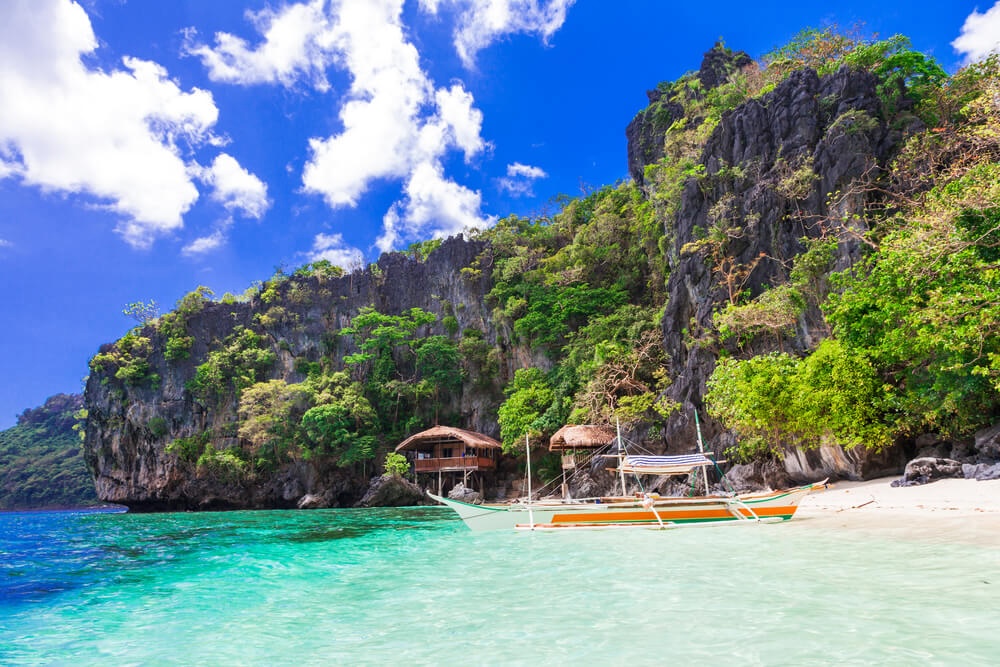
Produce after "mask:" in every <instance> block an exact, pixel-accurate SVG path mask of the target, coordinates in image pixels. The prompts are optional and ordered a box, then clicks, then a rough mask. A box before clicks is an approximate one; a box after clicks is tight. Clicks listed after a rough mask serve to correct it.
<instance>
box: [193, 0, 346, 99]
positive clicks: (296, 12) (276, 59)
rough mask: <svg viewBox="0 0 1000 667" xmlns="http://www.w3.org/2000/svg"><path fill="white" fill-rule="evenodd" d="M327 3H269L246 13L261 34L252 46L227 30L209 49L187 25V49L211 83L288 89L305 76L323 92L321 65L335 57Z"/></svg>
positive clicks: (324, 75)
mask: <svg viewBox="0 0 1000 667" xmlns="http://www.w3.org/2000/svg"><path fill="white" fill-rule="evenodd" d="M325 4H326V2H325V0H312V2H308V3H299V4H290V5H286V6H285V7H283V8H282V9H281V10H280V11H275V10H273V9H271V8H269V7H268V8H265V9H262V10H261V11H259V12H251V11H248V12H247V18H248V19H249V20H250V22H251V23H253V25H254V27H256V29H257V31H258V32H259V33H260V34H261V35H262V36H263V41H262V42H261V43H260V44H259V45H257V46H256V47H251V46H250V45H249V44H248V43H247V42H246V40H244V39H241V38H239V37H236V36H235V35H232V34H229V33H225V32H219V33H216V34H215V47H214V48H213V47H209V46H206V45H204V44H199V43H197V42H196V38H197V33H196V31H195V30H194V29H193V28H191V29H188V31H187V39H186V44H185V51H186V52H187V53H189V54H191V55H194V56H198V57H199V58H201V61H202V63H203V64H204V65H205V67H206V68H207V69H208V75H209V78H211V79H212V80H213V81H225V82H228V83H239V84H256V83H280V84H281V85H283V86H287V87H292V86H294V85H295V84H296V83H297V82H298V81H299V79H302V78H305V79H308V80H309V82H310V83H311V84H312V85H313V86H314V87H315V88H316V89H318V90H327V89H328V88H329V83H328V82H327V80H326V74H325V69H326V67H327V65H329V64H330V63H331V62H332V60H333V57H334V54H335V51H334V49H333V44H332V42H333V41H334V39H335V38H336V37H335V33H334V31H333V26H332V25H331V23H330V21H329V19H328V17H327V14H326V12H325V10H324V5H325Z"/></svg>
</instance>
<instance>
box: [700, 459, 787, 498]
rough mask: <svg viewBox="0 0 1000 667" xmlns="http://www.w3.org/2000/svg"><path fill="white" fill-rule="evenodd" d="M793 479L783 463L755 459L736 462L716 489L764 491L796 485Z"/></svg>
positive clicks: (739, 491)
mask: <svg viewBox="0 0 1000 667" xmlns="http://www.w3.org/2000/svg"><path fill="white" fill-rule="evenodd" d="M794 485H795V482H794V480H792V479H791V478H790V477H789V475H788V473H787V472H785V469H784V468H783V467H782V465H781V464H780V463H778V462H776V461H755V462H754V463H749V464H736V465H734V466H733V467H732V468H730V469H729V471H728V472H727V473H726V479H725V481H724V482H722V483H720V484H718V485H717V486H716V491H720V492H727V491H731V490H734V491H736V492H737V493H745V492H748V491H764V490H773V489H787V488H789V487H791V486H794Z"/></svg>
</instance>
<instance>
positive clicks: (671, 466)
mask: <svg viewBox="0 0 1000 667" xmlns="http://www.w3.org/2000/svg"><path fill="white" fill-rule="evenodd" d="M710 465H713V461H712V460H711V459H710V458H708V457H707V456H705V455H704V454H681V455H679V456H626V457H625V459H624V460H623V461H622V462H621V465H619V468H620V469H621V471H622V472H630V473H635V474H637V475H683V474H685V473H689V472H691V471H692V470H694V469H695V468H704V467H706V466H710Z"/></svg>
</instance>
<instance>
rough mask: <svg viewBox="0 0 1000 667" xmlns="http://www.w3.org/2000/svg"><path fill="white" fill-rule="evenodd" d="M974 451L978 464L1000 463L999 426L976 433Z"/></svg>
mask: <svg viewBox="0 0 1000 667" xmlns="http://www.w3.org/2000/svg"><path fill="white" fill-rule="evenodd" d="M975 450H976V458H977V462H978V463H993V462H996V461H1000V424H996V425H994V426H990V427H989V428H984V429H983V430H981V431H978V432H977V433H976V444H975Z"/></svg>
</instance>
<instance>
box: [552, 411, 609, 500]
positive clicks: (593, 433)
mask: <svg viewBox="0 0 1000 667" xmlns="http://www.w3.org/2000/svg"><path fill="white" fill-rule="evenodd" d="M615 437H616V435H615V430H614V429H613V428H611V427H610V426H601V425H597V424H581V425H578V426H569V425H567V426H563V427H562V428H561V429H559V430H558V431H556V432H555V433H554V434H553V435H552V437H551V438H550V439H549V451H550V452H562V493H563V497H569V488H568V487H567V486H566V471H567V470H576V467H577V465H578V464H581V463H583V462H585V461H586V460H587V459H589V458H590V457H592V456H593V455H594V450H595V449H600V448H601V447H606V446H607V445H610V444H611V443H612V442H614V440H615Z"/></svg>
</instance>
